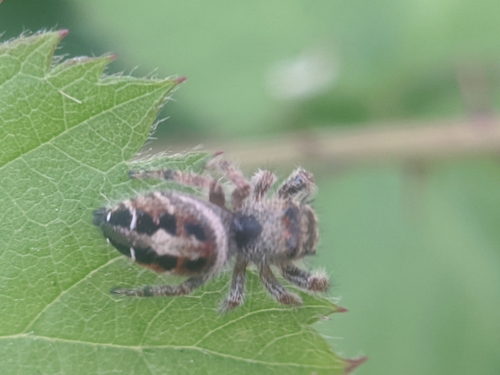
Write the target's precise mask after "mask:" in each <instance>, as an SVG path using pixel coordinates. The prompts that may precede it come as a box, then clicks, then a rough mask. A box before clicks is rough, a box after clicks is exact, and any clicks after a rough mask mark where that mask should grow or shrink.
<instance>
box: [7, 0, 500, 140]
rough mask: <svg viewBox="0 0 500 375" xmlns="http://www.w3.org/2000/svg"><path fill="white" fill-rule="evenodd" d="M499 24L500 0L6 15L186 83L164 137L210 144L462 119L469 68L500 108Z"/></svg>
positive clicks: (156, 5) (182, 6)
mask: <svg viewBox="0 0 500 375" xmlns="http://www.w3.org/2000/svg"><path fill="white" fill-rule="evenodd" d="M499 16H500V10H498V6H497V3H496V1H495V0H484V1H481V2H475V1H472V0H463V1H460V2H456V1H439V2H428V1H427V2H422V1H417V0H411V1H405V2H398V1H395V0H383V1H378V2H376V3H374V2H372V1H369V0H360V1H356V2H342V1H330V0H322V1H315V2H313V3H311V2H309V1H305V0H292V1H290V0H273V1H253V2H249V3H235V2H232V1H229V0H216V1H212V2H210V3H207V2H204V1H202V0H198V1H196V0H195V1H190V2H189V3H185V2H178V1H163V0H152V1H148V2H136V1H123V0H108V1H105V2H103V1H97V0H89V1H85V2H69V3H68V2H64V1H55V0H50V1H44V2H37V1H34V0H31V1H29V0H15V1H13V0H5V1H4V3H3V4H2V6H1V7H0V25H2V29H3V30H6V31H7V33H8V35H10V36H15V35H17V34H18V33H19V32H21V30H22V28H29V29H33V28H34V29H38V28H40V27H50V26H53V25H58V27H67V28H70V29H71V31H72V35H71V36H70V37H69V38H68V41H67V46H68V47H71V48H72V49H74V50H80V51H83V52H85V53H86V54H89V53H96V54H99V53H102V52H103V50H106V51H112V52H114V53H117V54H118V55H119V56H120V60H119V62H117V63H115V64H114V69H120V66H121V67H122V68H123V69H126V70H130V67H134V66H138V70H137V72H136V74H139V75H142V74H147V73H150V72H152V71H154V70H155V69H158V71H159V73H160V74H163V75H166V74H171V72H176V73H177V74H182V75H186V76H187V77H188V78H189V80H188V82H187V84H186V89H185V90H182V92H180V93H179V95H178V96H177V103H176V104H175V105H173V106H172V108H170V109H169V112H168V114H169V115H170V116H171V117H172V120H171V121H170V122H169V124H168V125H169V126H161V127H160V129H159V130H160V131H165V132H169V133H170V134H171V135H172V134H175V135H179V132H181V133H182V132H184V133H187V134H193V132H195V133H196V134H198V135H200V134H201V133H203V134H205V135H209V136H210V135H214V132H217V133H225V134H231V135H242V134H252V135H254V134H255V133H256V132H265V131H269V130H271V131H272V130H278V129H286V128H288V129H289V128H290V127H292V128H300V127H307V126H312V125H318V124H321V125H335V124H339V123H341V124H352V123H358V122H362V121H371V120H386V119H388V118H401V117H404V118H409V117H412V118H414V117H426V118H428V117H442V116H450V115H452V116H457V115H462V114H463V113H464V103H463V98H462V96H461V93H460V87H459V78H458V74H457V73H458V71H459V70H460V69H461V68H463V67H465V69H466V70H467V69H469V70H473V71H474V70H478V69H479V70H484V71H485V74H486V75H487V76H488V83H489V84H490V85H491V90H492V91H493V92H492V96H493V98H495V97H496V101H498V96H499V94H500V93H499V92H498V90H495V89H496V86H497V85H495V83H498V81H499V76H500V72H499V70H500V68H499V66H500V64H499V57H498V56H499V54H500V39H499V38H497V35H499V34H500V23H499V22H497V20H498V17H499ZM73 35H74V36H73ZM70 38H74V39H72V40H71V39H70ZM81 40H85V41H86V45H85V46H84V47H78V48H77V45H78V42H79V41H81ZM90 40H92V44H91V47H89V43H90V42H89V41H90ZM160 134H161V133H160Z"/></svg>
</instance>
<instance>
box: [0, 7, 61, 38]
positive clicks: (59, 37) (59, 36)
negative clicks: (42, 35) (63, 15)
mask: <svg viewBox="0 0 500 375" xmlns="http://www.w3.org/2000/svg"><path fill="white" fill-rule="evenodd" d="M1 1H2V0H0V2H1ZM58 34H59V38H61V39H62V38H64V37H65V36H66V35H68V34H69V30H68V29H63V30H59V33H58Z"/></svg>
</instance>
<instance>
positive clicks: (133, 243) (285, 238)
mask: <svg viewBox="0 0 500 375" xmlns="http://www.w3.org/2000/svg"><path fill="white" fill-rule="evenodd" d="M206 167H207V169H209V170H218V171H220V172H222V173H223V174H224V175H225V176H226V177H227V178H228V180H229V181H231V182H232V184H233V185H234V190H233V191H232V194H231V205H230V207H228V205H226V198H225V194H224V191H223V189H222V186H221V184H220V183H219V182H218V181H217V180H216V179H214V178H213V177H211V176H207V175H199V174H192V173H188V172H182V171H177V170H172V169H163V170H140V171H130V172H129V175H130V177H131V178H136V179H148V178H155V179H164V180H169V181H175V182H177V183H179V184H183V185H187V186H191V187H196V188H202V189H206V190H208V192H209V194H208V201H207V200H205V199H202V198H200V197H197V196H193V195H190V194H186V193H181V192H177V191H155V192H152V193H149V194H145V195H140V196H137V197H135V198H131V199H129V200H125V201H123V202H121V203H119V204H117V205H116V206H114V207H111V208H100V209H98V210H96V211H95V212H94V224H95V225H97V226H99V227H100V228H101V230H102V232H103V234H104V236H105V237H106V239H107V240H108V242H109V243H111V244H112V245H113V246H114V247H115V248H116V249H118V251H120V252H121V253H123V254H124V255H126V256H127V257H130V258H131V259H132V260H133V261H134V262H137V263H139V264H140V265H143V266H145V267H149V268H151V269H153V270H154V271H157V272H168V273H171V274H173V275H181V276H187V277H188V278H187V280H185V281H184V282H183V283H181V284H180V285H161V286H144V287H140V288H137V289H127V288H114V289H112V290H111V293H113V294H120V295H126V296H141V297H149V296H180V295H185V294H189V293H191V292H192V291H193V290H194V289H196V288H198V287H200V286H201V285H203V284H204V283H206V282H207V281H208V280H209V279H211V278H212V277H213V276H214V275H215V274H217V273H219V272H220V271H221V270H222V268H223V266H224V265H225V264H226V263H227V262H228V261H229V260H230V259H231V258H235V264H234V269H233V275H232V282H231V287H230V291H229V294H228V295H227V297H226V299H225V300H224V301H223V302H222V305H221V310H222V311H228V310H232V309H234V308H236V307H238V306H239V305H241V304H242V303H243V300H244V287H245V276H246V268H247V266H248V265H249V263H254V264H255V265H256V266H257V269H258V272H259V277H260V280H261V281H262V283H263V284H264V286H265V287H266V289H267V290H268V291H269V293H270V294H271V296H272V297H274V299H275V300H276V301H278V302H280V303H282V304H285V305H300V304H302V300H301V298H300V297H299V296H298V295H297V294H295V293H292V292H290V291H287V290H286V289H285V288H284V287H283V286H282V285H281V284H280V283H279V282H278V280H276V278H275V276H274V274H273V271H272V269H271V266H275V267H276V268H278V269H279V270H280V271H281V274H282V275H283V277H284V278H285V279H286V280H288V281H290V282H291V283H293V284H295V285H297V286H299V287H300V288H303V289H306V290H309V291H314V292H325V291H326V290H327V289H328V285H329V282H328V278H327V276H326V275H325V274H324V273H321V272H314V273H309V272H306V271H304V270H302V269H300V268H298V267H296V266H295V265H294V262H295V261H296V260H298V259H301V258H303V257H306V256H309V255H313V254H315V252H316V245H317V243H318V221H317V217H316V215H315V213H314V210H313V209H312V207H311V206H310V205H309V204H308V203H307V201H308V199H309V198H310V197H311V195H312V194H313V193H314V192H315V190H316V185H315V184H314V179H313V175H312V174H311V173H310V172H308V171H306V170H304V169H302V168H297V169H296V170H295V171H294V172H293V173H292V174H291V175H290V176H289V177H288V179H286V180H285V181H284V182H283V183H282V184H281V186H280V187H279V188H278V190H277V193H276V194H273V195H272V196H270V197H268V196H267V193H268V191H269V189H270V188H271V187H272V186H273V184H274V183H275V181H276V176H275V175H274V174H273V173H271V172H270V171H267V170H260V171H258V172H257V173H255V175H254V176H253V177H252V179H251V180H250V182H248V181H247V180H246V179H245V177H244V176H243V174H242V172H241V171H240V170H238V169H237V168H236V167H235V166H233V164H232V163H230V162H229V161H227V160H226V159H223V158H221V157H220V156H219V155H217V154H216V156H214V157H213V158H212V159H211V160H210V161H209V162H208V163H207V165H206Z"/></svg>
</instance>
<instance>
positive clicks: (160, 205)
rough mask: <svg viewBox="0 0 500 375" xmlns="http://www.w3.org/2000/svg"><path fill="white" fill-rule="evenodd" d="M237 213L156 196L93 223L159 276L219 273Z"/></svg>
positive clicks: (100, 213) (180, 197) (183, 197)
mask: <svg viewBox="0 0 500 375" xmlns="http://www.w3.org/2000/svg"><path fill="white" fill-rule="evenodd" d="M231 217H232V215H231V214H230V213H228V212H227V211H224V210H222V209H220V208H219V207H217V206H215V205H212V204H211V203H209V202H206V201H204V200H201V199H198V198H196V197H194V196H191V195H188V194H182V193H178V192H155V193H151V194H147V195H143V196H139V197H136V198H132V199H129V200H126V201H124V202H121V203H120V204H118V205H117V206H115V207H111V208H101V209H99V210H97V211H95V212H94V224H95V225H97V226H99V227H100V228H101V230H102V231H103V233H104V236H105V237H106V238H107V239H108V242H110V243H111V244H112V245H113V246H114V247H115V248H116V249H117V250H118V251H120V252H121V253H122V254H124V255H126V256H127V257H130V258H132V259H133V260H134V261H135V262H137V263H139V264H141V265H143V266H146V267H148V268H151V269H153V270H155V271H157V272H170V273H172V274H177V275H187V276H193V275H197V274H202V273H203V274H207V273H208V274H209V273H212V272H217V271H218V270H220V268H221V267H222V266H223V264H224V263H225V262H226V260H227V256H228V251H227V248H228V237H227V231H226V230H225V228H226V227H227V225H228V224H229V222H230V220H231Z"/></svg>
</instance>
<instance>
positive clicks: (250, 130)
mask: <svg viewBox="0 0 500 375" xmlns="http://www.w3.org/2000/svg"><path fill="white" fill-rule="evenodd" d="M499 20H500V3H498V1H495V0H483V1H481V2H477V1H472V0H462V1H445V0H442V1H416V0H410V1H405V2H400V1H395V0H381V1H378V2H372V1H369V0H357V1H348V2H347V1H337V0H329V1H326V0H322V1H304V0H286V1H285V0H282V1H277V0H267V1H261V0H256V1H252V2H234V1H229V0H213V1H210V2H206V1H200V0H197V1H189V2H181V1H165V0H163V1H160V0H155V1H153V0H150V1H147V2H138V1H131V0H107V1H97V0H87V1H57V0H46V1H43V2H42V1H35V0H31V1H28V0H4V1H3V3H2V4H1V5H0V32H1V33H4V34H3V38H2V39H3V40H6V39H8V38H11V37H15V36H18V35H19V34H20V33H21V32H23V31H27V30H30V31H36V30H39V29H49V28H68V29H70V31H71V33H70V35H69V36H68V37H67V38H65V39H64V41H63V43H62V47H61V48H60V50H59V51H58V54H68V55H69V56H75V55H101V54H104V53H108V52H112V53H116V54H117V55H118V57H119V58H118V59H117V60H116V61H115V62H113V64H111V66H110V67H109V70H108V72H109V73H117V72H122V71H123V72H125V73H127V74H128V73H131V72H132V74H133V75H136V76H145V75H152V76H158V77H165V76H168V75H174V74H176V75H184V76H187V77H188V81H187V82H186V83H185V84H184V85H183V86H182V87H181V89H180V90H179V91H178V92H177V93H176V94H175V100H174V101H171V102H170V103H169V104H168V105H167V106H166V109H165V110H164V112H163V113H162V116H163V117H165V116H169V117H170V118H169V119H168V121H165V122H162V123H161V124H159V127H158V131H157V133H156V134H155V136H156V137H158V140H157V141H156V143H155V145H156V147H163V148H169V147H170V146H171V145H174V144H176V143H182V144H187V145H189V144H191V145H192V146H194V145H196V144H198V143H204V142H205V141H207V140H208V141H210V142H211V143H212V144H215V145H217V146H218V148H221V149H224V145H225V144H231V142H234V141H237V140H241V139H247V138H252V139H255V138H257V139H258V137H261V138H262V139H265V138H266V137H268V136H270V135H273V136H276V135H279V134H289V133H290V132H295V131H305V130H307V129H315V128H318V127H321V128H323V129H332V130H335V129H336V128H339V127H342V129H350V128H356V129H357V130H362V129H363V128H364V127H366V126H367V124H371V123H378V124H386V123H387V124H391V123H392V122H393V121H395V120H398V121H400V120H404V121H408V120H413V121H422V122H423V123H425V124H428V125H432V124H433V122H434V121H439V120H443V119H466V118H475V117H481V118H483V117H485V116H486V117H490V116H492V115H494V113H495V112H496V110H495V109H496V108H498V107H499V105H500V102H499V101H500V90H499V87H500V85H499V81H500V37H499V35H500V22H499ZM135 67H137V68H135ZM256 144H257V145H258V143H256ZM255 152H256V153H257V152H259V150H258V146H257V149H256V150H255ZM240 161H241V164H242V166H243V167H245V165H246V164H247V162H248V161H247V160H240ZM294 162H296V160H293V161H290V167H292V166H293V163H294ZM416 162H417V166H418V168H415V167H412V165H411V164H408V163H406V162H404V161H398V160H394V161H392V162H390V163H382V164H377V165H371V166H366V165H358V164H349V165H344V166H343V168H342V169H339V168H325V167H324V164H328V161H322V164H323V166H322V167H321V168H320V167H317V166H316V165H315V164H314V163H312V164H311V165H308V166H307V167H310V168H311V169H312V170H313V172H315V173H316V175H317V180H318V185H319V188H320V193H319V195H318V196H317V198H316V201H315V207H316V208H317V211H318V214H319V216H320V220H321V235H322V241H321V245H320V248H319V251H318V256H317V257H316V259H314V260H313V261H312V263H313V264H317V265H323V266H324V267H326V269H327V270H328V271H329V272H330V273H331V275H332V280H333V283H334V287H333V288H332V295H334V296H338V297H341V305H343V306H345V307H347V308H348V309H349V311H350V312H349V313H348V314H343V315H336V316H334V317H332V319H331V320H329V321H323V322H321V323H319V324H318V325H317V328H318V329H319V330H320V332H321V333H322V334H324V335H325V337H326V338H327V339H328V340H329V341H330V342H331V344H332V346H333V348H334V349H335V351H336V352H338V353H340V354H342V355H343V356H344V357H354V356H358V355H361V354H364V355H367V356H368V357H369V361H368V362H367V363H366V364H364V365H363V366H362V367H361V368H359V370H357V373H358V374H407V375H413V374H415V375H416V374H464V375H465V374H492V375H493V374H500V232H499V230H498V225H499V224H500V164H499V160H498V157H497V156H492V157H487V156H484V157H479V158H478V157H476V158H473V159H472V158H469V159H467V158H466V159H457V160H454V159H449V160H447V161H441V160H435V161H432V160H431V161H428V160H427V161H425V162H421V163H420V161H419V160H416ZM264 167H271V168H273V167H275V166H273V165H271V164H270V165H268V166H267V165H266V166H264ZM280 168H283V169H279V170H280V174H282V177H284V173H285V168H284V166H280ZM287 169H288V168H287ZM282 171H283V172H282Z"/></svg>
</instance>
